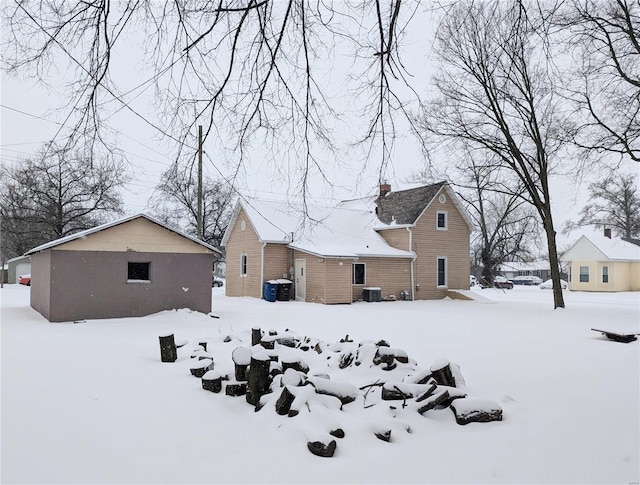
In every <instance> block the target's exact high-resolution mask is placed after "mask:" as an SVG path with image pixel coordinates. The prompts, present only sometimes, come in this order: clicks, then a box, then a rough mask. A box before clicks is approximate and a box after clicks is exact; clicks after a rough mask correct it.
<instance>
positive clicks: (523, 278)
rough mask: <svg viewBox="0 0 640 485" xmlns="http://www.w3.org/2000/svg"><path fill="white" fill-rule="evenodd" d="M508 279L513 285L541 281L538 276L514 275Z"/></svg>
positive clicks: (538, 282)
mask: <svg viewBox="0 0 640 485" xmlns="http://www.w3.org/2000/svg"><path fill="white" fill-rule="evenodd" d="M509 281H511V282H512V283H513V284H514V285H525V286H536V285H539V284H540V283H542V278H540V277H538V276H516V277H514V278H510V280H509Z"/></svg>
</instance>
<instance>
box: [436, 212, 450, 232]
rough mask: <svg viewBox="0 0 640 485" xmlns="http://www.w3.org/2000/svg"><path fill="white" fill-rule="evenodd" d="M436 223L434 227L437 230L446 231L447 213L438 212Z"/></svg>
mask: <svg viewBox="0 0 640 485" xmlns="http://www.w3.org/2000/svg"><path fill="white" fill-rule="evenodd" d="M437 218H438V222H437V225H436V228H437V229H440V230H441V231H442V230H446V229H447V211H438V214H437Z"/></svg>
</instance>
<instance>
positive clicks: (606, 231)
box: [604, 227, 611, 239]
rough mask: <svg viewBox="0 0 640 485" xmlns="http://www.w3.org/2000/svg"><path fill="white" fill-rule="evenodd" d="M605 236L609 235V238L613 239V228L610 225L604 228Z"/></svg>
mask: <svg viewBox="0 0 640 485" xmlns="http://www.w3.org/2000/svg"><path fill="white" fill-rule="evenodd" d="M604 237H608V238H609V239H611V229H609V228H608V227H605V228H604Z"/></svg>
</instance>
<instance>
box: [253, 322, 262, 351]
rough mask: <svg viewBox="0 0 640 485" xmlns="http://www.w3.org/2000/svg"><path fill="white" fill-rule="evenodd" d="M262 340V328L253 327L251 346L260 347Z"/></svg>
mask: <svg viewBox="0 0 640 485" xmlns="http://www.w3.org/2000/svg"><path fill="white" fill-rule="evenodd" d="M260 340H262V330H260V327H253V328H252V329H251V346H252V347H253V346H254V345H258V344H259V343H260Z"/></svg>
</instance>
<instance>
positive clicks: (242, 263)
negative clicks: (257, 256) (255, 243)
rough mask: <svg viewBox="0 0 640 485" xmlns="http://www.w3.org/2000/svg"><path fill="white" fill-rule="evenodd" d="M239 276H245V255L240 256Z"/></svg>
mask: <svg viewBox="0 0 640 485" xmlns="http://www.w3.org/2000/svg"><path fill="white" fill-rule="evenodd" d="M240 276H247V255H246V254H243V255H241V256H240Z"/></svg>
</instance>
